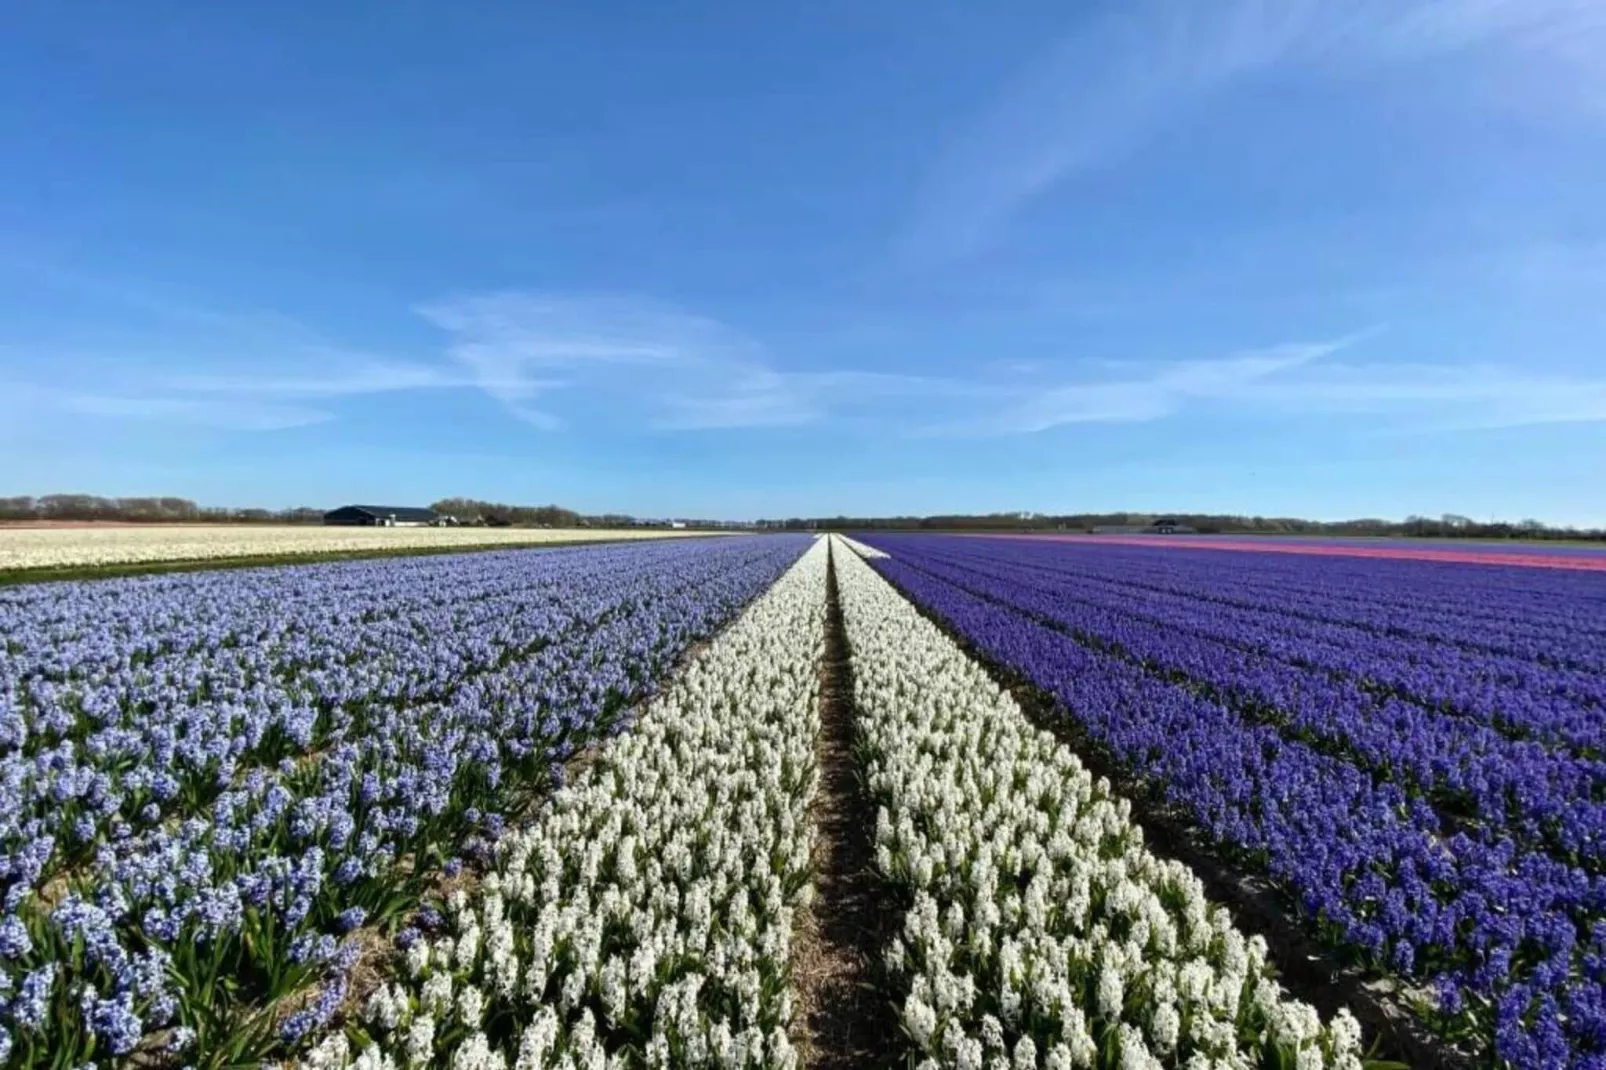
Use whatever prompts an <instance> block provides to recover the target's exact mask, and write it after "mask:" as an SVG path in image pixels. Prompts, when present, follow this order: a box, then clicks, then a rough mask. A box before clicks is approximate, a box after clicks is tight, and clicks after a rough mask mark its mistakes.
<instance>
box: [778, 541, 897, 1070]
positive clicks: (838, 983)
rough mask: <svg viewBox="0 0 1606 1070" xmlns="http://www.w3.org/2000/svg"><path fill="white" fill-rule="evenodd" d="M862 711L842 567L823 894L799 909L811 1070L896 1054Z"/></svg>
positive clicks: (892, 915) (826, 684)
mask: <svg viewBox="0 0 1606 1070" xmlns="http://www.w3.org/2000/svg"><path fill="white" fill-rule="evenodd" d="M856 734H857V711H856V710H855V709H854V706H853V682H852V676H851V667H850V665H849V662H848V644H847V633H846V631H845V630H844V628H843V626H842V607H841V605H840V603H839V602H838V599H837V585H836V565H835V562H834V560H833V562H832V564H831V566H830V571H829V572H828V574H827V579H826V633H825V660H824V661H823V662H822V663H821V665H820V736H819V740H818V742H817V744H816V755H817V758H818V761H819V766H820V783H819V786H818V788H817V790H816V791H815V795H814V803H813V805H812V806H811V807H810V816H811V818H812V819H813V821H814V827H815V830H816V836H815V841H814V857H813V865H814V872H815V890H816V893H817V894H816V897H815V900H814V903H813V905H812V906H811V907H810V908H809V909H807V910H803V911H800V912H799V915H798V920H797V930H796V932H795V934H794V940H795V943H794V949H793V970H792V980H793V984H794V986H795V989H796V992H797V1016H796V1019H795V1024H794V1026H793V1034H794V1037H795V1038H796V1040H797V1042H798V1046H799V1048H800V1049H801V1052H802V1056H803V1065H804V1066H805V1067H807V1068H809V1070H866V1068H871V1067H882V1066H890V1065H891V1064H892V1063H893V1062H894V1061H895V1059H896V1056H897V1053H898V1050H899V1048H898V1037H899V1031H898V1025H897V1021H896V1018H895V1015H894V1008H893V1006H892V1003H891V1002H890V1001H889V1000H888V999H887V997H886V994H885V992H884V991H883V990H882V989H881V988H880V986H878V985H877V984H876V983H875V982H876V979H877V977H878V975H879V973H880V970H879V955H880V953H881V949H882V948H884V947H885V946H886V944H887V942H888V941H889V940H890V939H891V936H892V933H893V931H894V928H895V926H896V923H897V919H896V912H895V911H892V910H890V909H889V907H888V904H887V903H886V901H885V899H884V897H883V896H882V887H881V881H880V878H879V877H878V876H877V875H876V873H875V868H874V867H875V847H874V844H873V843H872V841H871V835H872V829H874V827H875V810H874V808H873V806H872V805H871V802H870V799H869V797H868V795H867V794H866V793H865V791H864V787H863V784H862V783H861V781H860V779H859V775H858V769H857V764H856V762H855V760H854V754H853V745H854V739H855V737H856Z"/></svg>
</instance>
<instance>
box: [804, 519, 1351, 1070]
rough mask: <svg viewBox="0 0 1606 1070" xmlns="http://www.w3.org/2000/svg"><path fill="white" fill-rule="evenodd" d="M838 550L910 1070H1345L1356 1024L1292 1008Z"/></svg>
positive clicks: (1182, 887)
mask: <svg viewBox="0 0 1606 1070" xmlns="http://www.w3.org/2000/svg"><path fill="white" fill-rule="evenodd" d="M844 549H845V548H843V547H838V550H837V553H836V554H835V555H834V556H835V560H836V567H837V581H838V585H839V591H840V598H841V603H842V611H843V616H844V619H845V623H846V627H847V634H848V644H849V647H850V650H851V664H852V668H853V676H854V696H855V699H856V701H857V704H858V710H859V718H860V721H859V725H860V728H859V731H860V741H861V745H862V747H863V753H864V754H865V755H866V756H867V761H868V766H867V776H868V784H869V787H870V790H871V792H872V794H873V796H874V798H875V799H876V801H877V802H878V803H879V804H880V812H879V814H878V816H877V825H876V832H875V842H876V862H877V867H878V868H879V870H880V871H881V872H882V874H883V875H884V876H885V877H886V878H887V879H888V880H889V882H890V883H891V885H892V886H893V887H894V888H895V889H897V891H898V893H899V894H902V895H904V896H905V897H906V899H905V900H904V901H905V902H906V903H909V904H912V905H911V906H910V909H909V910H908V912H907V914H906V916H905V918H904V923H903V928H902V934H901V936H899V937H898V938H896V939H895V940H894V942H893V943H892V945H891V947H890V948H889V950H888V953H887V965H888V967H889V972H890V974H891V976H892V977H893V978H895V979H896V989H897V990H896V992H895V998H896V999H898V1000H899V1001H900V1002H901V1006H902V1016H903V1025H904V1028H905V1030H906V1031H907V1032H908V1034H909V1037H910V1039H911V1041H912V1043H913V1044H914V1045H915V1046H916V1047H917V1048H918V1049H919V1051H920V1052H922V1053H923V1055H922V1057H921V1058H922V1061H921V1067H922V1068H923V1070H935V1068H936V1067H966V1068H977V1070H979V1068H983V1067H986V1068H988V1070H992V1068H998V1070H1005V1068H1009V1067H1013V1068H1015V1070H1026V1068H1029V1067H1036V1066H1045V1067H1050V1068H1054V1070H1068V1068H1070V1067H1091V1066H1098V1067H1120V1068H1122V1070H1128V1068H1131V1070H1137V1068H1143V1067H1160V1066H1182V1067H1187V1068H1190V1070H1195V1068H1198V1070H1202V1068H1212V1067H1223V1068H1226V1067H1261V1066H1267V1065H1276V1066H1284V1067H1297V1068H1299V1070H1305V1068H1307V1067H1309V1068H1315V1067H1323V1066H1336V1067H1342V1068H1347V1070H1358V1068H1359V1067H1360V1066H1361V1059H1360V1054H1361V1052H1360V1047H1359V1045H1360V1028H1359V1026H1358V1024H1357V1023H1356V1021H1355V1019H1354V1018H1353V1017H1351V1016H1350V1015H1349V1014H1348V1012H1346V1011H1341V1012H1340V1013H1339V1014H1338V1015H1337V1016H1336V1017H1335V1018H1334V1019H1333V1020H1332V1022H1331V1023H1330V1024H1329V1025H1326V1026H1324V1025H1323V1024H1322V1022H1321V1020H1320V1019H1319V1017H1318V1015H1317V1013H1316V1011H1315V1010H1313V1009H1312V1008H1311V1007H1309V1006H1308V1005H1306V1004H1303V1003H1299V1002H1295V1001H1293V1000H1292V999H1290V998H1288V996H1287V994H1286V993H1285V992H1284V991H1283V990H1282V989H1281V988H1280V987H1279V986H1278V984H1277V983H1276V981H1275V980H1274V979H1273V978H1272V975H1271V971H1270V969H1269V968H1268V965H1267V960H1266V945H1265V942H1264V941H1263V940H1261V938H1260V937H1258V936H1255V937H1250V938H1248V939H1246V938H1245V937H1244V936H1243V934H1242V933H1240V932H1239V931H1238V930H1237V929H1236V928H1234V926H1233V923H1232V920H1231V918H1230V916H1229V914H1228V912H1227V911H1226V909H1225V908H1223V907H1219V906H1215V907H1213V906H1212V905H1211V904H1210V903H1209V902H1208V901H1207V900H1206V898H1205V896H1204V892H1203V889H1202V886H1201V885H1200V882H1199V880H1198V878H1197V877H1195V876H1194V875H1193V874H1192V873H1191V872H1190V871H1189V870H1188V869H1187V868H1186V867H1185V866H1182V865H1180V864H1178V863H1176V862H1168V861H1162V860H1161V859H1158V858H1156V857H1155V856H1154V855H1153V854H1151V853H1150V852H1149V851H1148V850H1147V849H1146V848H1145V847H1144V844H1143V835H1142V830H1141V829H1140V828H1139V827H1138V826H1137V825H1135V824H1133V822H1132V821H1131V819H1130V804H1129V803H1128V802H1127V801H1126V800H1124V799H1118V798H1115V797H1113V796H1112V795H1111V793H1110V789H1109V785H1108V782H1107V781H1104V780H1103V779H1100V780H1097V781H1095V780H1094V778H1093V777H1092V776H1091V775H1090V774H1089V773H1088V772H1087V771H1086V769H1085V768H1083V766H1082V764H1081V763H1080V762H1079V761H1078V760H1077V758H1076V757H1075V755H1073V754H1072V753H1071V752H1070V751H1069V750H1068V749H1066V748H1065V747H1062V746H1060V745H1058V743H1057V742H1056V741H1055V740H1054V738H1053V737H1052V736H1050V735H1048V734H1047V733H1043V732H1039V731H1037V730H1035V729H1034V728H1033V727H1032V726H1031V725H1030V723H1029V722H1028V721H1027V720H1026V718H1025V716H1024V715H1023V714H1022V713H1021V711H1020V708H1019V706H1017V705H1016V703H1015V701H1014V700H1013V699H1012V698H1011V697H1010V696H1009V695H1008V694H1007V693H1005V692H1003V691H1001V690H1000V689H999V687H998V686H997V685H995V684H994V683H993V682H992V681H991V680H990V679H989V678H988V677H987V675H986V674H985V672H983V671H982V669H981V668H980V667H979V666H978V665H977V664H976V663H975V662H974V661H972V660H971V659H970V658H969V657H967V656H966V655H965V654H964V653H963V652H962V651H961V650H960V649H959V648H958V647H957V646H956V645H955V644H954V643H953V642H952V641H951V640H950V639H948V637H947V636H945V635H943V634H942V632H941V631H940V630H939V629H938V628H937V627H935V626H934V625H932V624H931V623H930V622H929V621H927V620H925V619H924V618H923V617H921V616H920V614H919V613H918V612H917V611H916V610H915V609H914V607H913V606H911V605H910V604H909V603H908V602H907V601H905V600H904V599H903V598H902V597H901V596H900V595H899V594H898V593H897V592H896V591H895V590H894V589H893V588H892V587H891V586H890V585H889V584H888V583H887V582H886V581H885V580H883V579H882V578H881V577H880V576H879V575H877V574H876V573H875V572H874V570H873V569H871V568H870V566H868V565H867V564H865V563H864V562H863V561H861V560H860V559H859V558H858V557H857V556H856V555H854V554H850V553H846V552H843V550H844Z"/></svg>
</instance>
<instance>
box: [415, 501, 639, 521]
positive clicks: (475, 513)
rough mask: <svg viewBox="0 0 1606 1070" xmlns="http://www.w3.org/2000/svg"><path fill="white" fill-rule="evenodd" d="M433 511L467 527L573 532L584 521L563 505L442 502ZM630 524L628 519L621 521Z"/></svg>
mask: <svg viewBox="0 0 1606 1070" xmlns="http://www.w3.org/2000/svg"><path fill="white" fill-rule="evenodd" d="M430 508H431V509H433V510H435V511H436V512H437V513H440V514H441V515H442V516H453V517H456V518H457V519H458V520H460V521H462V522H463V523H465V524H472V523H475V522H484V523H487V524H509V525H516V526H519V527H548V528H572V527H577V526H578V525H579V524H580V521H581V520H582V519H583V518H582V517H581V516H580V514H579V513H577V512H575V511H574V510H573V509H565V508H563V507H562V506H561V505H504V504H503V503H501V502H482V501H478V500H477V499H474V498H442V499H441V500H440V501H438V502H436V503H435V504H434V505H431V506H430ZM621 519H623V520H625V521H627V522H628V520H629V518H628V517H624V518H621Z"/></svg>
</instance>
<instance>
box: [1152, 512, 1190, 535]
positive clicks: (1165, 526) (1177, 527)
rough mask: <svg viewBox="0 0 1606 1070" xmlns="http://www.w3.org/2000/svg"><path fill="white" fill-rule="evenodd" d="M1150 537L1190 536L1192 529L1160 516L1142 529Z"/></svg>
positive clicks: (1178, 521)
mask: <svg viewBox="0 0 1606 1070" xmlns="http://www.w3.org/2000/svg"><path fill="white" fill-rule="evenodd" d="M1143 530H1144V531H1146V532H1148V533H1149V534H1151V535H1192V534H1193V529H1192V528H1190V527H1189V526H1188V525H1186V524H1184V523H1183V522H1182V521H1180V520H1177V519H1176V518H1175V517H1169V516H1162V517H1159V518H1158V519H1156V520H1155V522H1154V523H1152V524H1150V525H1149V526H1148V527H1147V528H1144V529H1143Z"/></svg>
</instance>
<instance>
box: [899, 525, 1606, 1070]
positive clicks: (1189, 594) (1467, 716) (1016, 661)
mask: <svg viewBox="0 0 1606 1070" xmlns="http://www.w3.org/2000/svg"><path fill="white" fill-rule="evenodd" d="M870 541H871V542H873V543H875V545H876V546H877V547H878V548H880V549H883V550H886V551H889V552H890V553H891V554H892V557H890V558H887V559H877V560H875V561H874V562H873V564H874V565H875V567H876V568H877V569H879V570H880V571H881V572H882V573H883V574H884V575H886V576H887V577H888V578H889V579H891V580H893V581H894V582H895V583H897V584H898V585H899V586H900V587H901V588H902V589H903V590H904V591H905V592H906V593H907V594H909V595H910V596H911V597H913V598H914V599H915V600H916V601H918V602H920V603H921V604H923V605H925V606H927V607H928V608H929V609H931V610H933V611H935V612H936V613H937V614H938V615H940V616H942V617H944V618H945V619H946V620H948V621H949V623H950V624H951V625H953V626H954V627H955V628H956V629H957V630H958V631H960V632H961V633H963V634H964V635H966V636H967V637H968V638H969V639H971V640H972V641H973V642H975V643H976V644H977V646H978V647H979V648H981V649H982V650H984V651H985V652H986V653H988V654H989V655H990V656H992V657H995V658H997V659H998V660H1000V661H1002V662H1004V663H1007V664H1009V665H1012V666H1014V667H1016V668H1018V669H1019V670H1021V671H1022V672H1023V673H1024V674H1025V675H1027V676H1028V677H1029V678H1031V679H1032V680H1033V681H1034V682H1036V683H1037V684H1039V685H1040V686H1042V687H1044V688H1045V689H1047V690H1049V691H1051V692H1052V693H1054V694H1055V695H1056V696H1057V697H1058V698H1059V699H1060V700H1061V701H1062V702H1063V703H1064V704H1065V705H1066V707H1067V708H1068V709H1069V710H1071V711H1072V713H1073V714H1074V715H1075V716H1076V717H1077V719H1078V721H1079V722H1081V724H1082V725H1083V726H1084V727H1085V729H1086V730H1087V731H1088V732H1089V733H1090V735H1091V736H1092V737H1093V738H1094V739H1096V740H1097V741H1098V742H1099V743H1100V744H1102V745H1103V746H1105V747H1106V748H1108V749H1109V750H1110V751H1111V752H1112V753H1113V754H1114V755H1115V756H1116V757H1117V759H1118V760H1120V761H1121V762H1123V763H1124V764H1125V765H1126V766H1127V767H1128V768H1129V769H1131V770H1132V771H1133V772H1134V773H1135V774H1136V775H1138V776H1139V777H1141V778H1143V779H1144V780H1146V781H1148V782H1150V783H1151V784H1153V785H1154V786H1155V788H1156V789H1157V790H1158V791H1160V792H1161V793H1163V795H1164V797H1165V798H1166V799H1167V800H1169V801H1170V802H1172V803H1174V804H1176V805H1178V806H1180V807H1182V808H1184V809H1186V810H1187V811H1188V812H1190V813H1191V815H1192V817H1193V820H1194V821H1195V822H1196V823H1197V824H1198V826H1199V827H1200V829H1201V830H1202V831H1203V832H1205V833H1206V834H1207V835H1208V836H1209V837H1210V838H1212V839H1213V840H1214V841H1216V842H1217V843H1218V844H1220V845H1221V846H1222V848H1223V849H1224V851H1226V852H1227V853H1228V854H1229V855H1231V856H1234V857H1237V858H1239V859H1240V860H1241V861H1242V862H1243V863H1244V864H1246V865H1251V866H1254V867H1256V868H1259V869H1260V870H1262V871H1263V872H1265V873H1266V874H1267V875H1269V876H1270V877H1272V878H1273V879H1274V880H1276V881H1278V882H1279V883H1280V884H1282V886H1283V887H1285V888H1286V889H1287V890H1288V892H1289V893H1290V896H1291V898H1292V899H1293V901H1294V902H1295V903H1296V904H1297V906H1298V908H1299V909H1300V911H1301V913H1302V914H1303V915H1304V916H1305V917H1306V918H1307V919H1309V921H1310V923H1311V924H1312V926H1313V927H1315V928H1316V929H1317V930H1318V931H1319V933H1320V934H1321V935H1322V936H1324V937H1326V938H1328V939H1330V940H1332V941H1333V942H1334V943H1335V944H1337V945H1339V946H1342V947H1344V948H1346V949H1348V950H1349V951H1350V952H1352V953H1353V954H1355V956H1356V957H1357V958H1359V959H1360V960H1361V961H1364V962H1367V963H1369V964H1370V965H1372V966H1373V967H1374V968H1376V969H1378V970H1380V971H1382V972H1386V973H1393V974H1397V975H1401V976H1404V977H1407V978H1410V979H1412V980H1414V981H1417V982H1420V983H1425V984H1427V985H1429V986H1431V988H1432V989H1433V990H1434V992H1435V993H1436V996H1437V1006H1435V1007H1431V1008H1424V1013H1426V1014H1427V1015H1428V1017H1429V1018H1430V1019H1431V1020H1432V1021H1433V1022H1434V1024H1436V1025H1438V1026H1440V1027H1442V1028H1444V1029H1446V1031H1449V1032H1458V1033H1459V1032H1463V1031H1466V1030H1471V1031H1472V1032H1473V1033H1474V1035H1476V1036H1478V1037H1481V1038H1482V1041H1483V1042H1484V1043H1486V1044H1488V1045H1489V1046H1490V1048H1491V1050H1492V1051H1493V1053H1495V1054H1496V1056H1497V1057H1498V1058H1500V1059H1503V1060H1504V1061H1506V1062H1507V1063H1508V1064H1510V1065H1513V1066H1522V1067H1527V1066H1533V1067H1541V1066H1542V1067H1555V1066H1568V1065H1577V1066H1603V1065H1606V875H1603V874H1606V865H1603V862H1606V817H1603V808H1602V803H1603V801H1606V765H1603V763H1602V762H1601V761H1600V760H1599V759H1600V756H1601V755H1600V753H1599V752H1597V751H1596V750H1595V749H1594V748H1593V746H1591V745H1590V744H1589V743H1588V742H1586V741H1585V740H1584V739H1583V738H1581V734H1580V733H1581V731H1584V730H1587V729H1585V727H1584V726H1586V725H1588V724H1589V722H1590V721H1591V720H1593V721H1594V722H1595V723H1596V725H1598V724H1599V723H1601V722H1606V708H1602V706H1599V705H1596V704H1595V703H1594V701H1593V700H1592V699H1591V698H1590V696H1591V695H1592V694H1594V693H1598V692H1599V690H1600V689H1601V688H1602V687H1603V686H1606V676H1603V675H1602V674H1601V672H1599V671H1597V670H1595V669H1593V668H1591V667H1590V662H1591V658H1592V657H1593V656H1594V655H1593V654H1592V652H1591V651H1590V650H1588V649H1586V648H1584V647H1581V646H1579V645H1578V644H1576V643H1574V642H1571V641H1570V640H1568V639H1567V638H1566V634H1567V633H1568V632H1569V630H1571V631H1573V632H1577V633H1581V634H1589V633H1591V632H1606V585H1603V584H1602V583H1601V582H1600V581H1599V580H1598V579H1596V578H1595V577H1593V576H1587V575H1582V574H1577V575H1568V576H1566V577H1565V582H1562V581H1558V579H1557V576H1556V575H1555V574H1553V573H1540V572H1539V571H1538V570H1526V571H1525V570H1516V569H1504V568H1489V567H1487V566H1461V565H1444V564H1422V563H1410V564H1409V565H1406V564H1405V563H1395V562H1389V563H1387V564H1386V565H1380V564H1378V563H1376V562H1368V563H1367V565H1366V566H1365V567H1360V566H1357V565H1356V564H1355V563H1353V562H1348V561H1344V562H1339V563H1334V562H1330V560H1329V559H1324V558H1306V559H1297V560H1298V567H1296V566H1295V565H1293V564H1290V562H1289V561H1287V560H1285V559H1282V558H1281V557H1280V556H1278V558H1277V559H1276V560H1267V559H1266V558H1267V557H1272V556H1273V555H1266V557H1261V556H1260V555H1254V554H1247V553H1224V552H1212V553H1205V552H1201V553H1188V552H1183V551H1175V550H1172V551H1167V552H1165V553H1158V554H1157V553H1155V552H1154V551H1149V550H1144V549H1141V548H1130V549H1129V548H1119V549H1116V548H1112V547H1107V546H1098V547H1094V546H1082V547H1078V546H1075V545H1074V544H1065V543H1053V542H1026V541H1021V540H982V539H964V540H959V539H943V538H940V537H918V536H915V537H887V538H881V539H871V540H870ZM1368 568H1370V569H1376V570H1377V572H1378V575H1376V576H1371V577H1369V576H1368V574H1367V571H1366V569H1368ZM1413 579H1415V581H1416V586H1413V585H1412V580H1413ZM1279 590H1282V592H1283V593H1282V594H1281V595H1280V596H1279V595H1278V591H1279ZM1324 591H1328V592H1329V593H1327V594H1325V595H1324V594H1323V592H1324ZM1369 593H1371V594H1373V595H1375V597H1374V598H1373V599H1372V601H1371V602H1370V603H1369V602H1368V595H1369ZM1500 598H1504V599H1505V603H1504V604H1508V605H1510V606H1511V607H1512V608H1511V609H1510V611H1509V618H1508V619H1509V620H1510V622H1511V623H1512V627H1510V628H1503V627H1501V626H1498V625H1497V624H1496V623H1495V619H1494V618H1495V613H1494V612H1491V611H1492V610H1494V609H1495V607H1498V606H1501V605H1502V603H1501V602H1499V601H1496V600H1497V599H1500ZM1463 608H1464V609H1466V611H1467V614H1466V615H1467V617H1469V618H1471V619H1481V620H1483V621H1485V622H1486V624H1487V626H1486V627H1484V628H1482V629H1479V630H1476V631H1474V632H1473V633H1470V634H1469V633H1468V632H1467V631H1466V630H1465V629H1463V628H1456V627H1443V628H1441V627H1440V626H1439V625H1438V623H1436V622H1439V621H1454V620H1455V619H1457V618H1458V614H1459V612H1460V610H1462V609H1463ZM1524 659H1527V660H1524ZM1514 662H1515V663H1521V664H1524V665H1526V666H1527V669H1528V671H1527V672H1526V674H1524V673H1523V672H1519V671H1517V670H1516V669H1514V668H1512V664H1511V663H1514ZM1480 666H1481V667H1480ZM1424 681H1428V682H1429V683H1431V686H1429V684H1428V683H1424ZM1563 726H1566V727H1563ZM1575 730H1577V731H1575Z"/></svg>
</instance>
